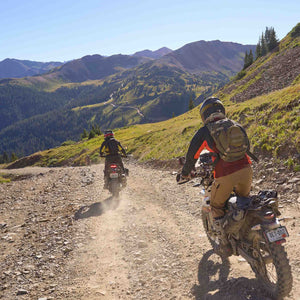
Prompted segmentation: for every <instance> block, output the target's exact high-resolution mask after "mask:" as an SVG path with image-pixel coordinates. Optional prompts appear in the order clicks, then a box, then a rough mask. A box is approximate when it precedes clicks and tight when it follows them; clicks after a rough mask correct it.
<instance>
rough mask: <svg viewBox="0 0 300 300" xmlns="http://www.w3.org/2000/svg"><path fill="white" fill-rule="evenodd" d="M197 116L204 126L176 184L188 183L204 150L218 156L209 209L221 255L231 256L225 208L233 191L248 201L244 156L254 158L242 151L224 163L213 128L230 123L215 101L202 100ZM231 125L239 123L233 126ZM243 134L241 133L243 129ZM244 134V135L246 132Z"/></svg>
mask: <svg viewBox="0 0 300 300" xmlns="http://www.w3.org/2000/svg"><path fill="white" fill-rule="evenodd" d="M200 115H201V118H202V121H203V123H204V126H203V127H201V128H200V129H199V130H198V131H197V133H196V134H195V135H194V137H193V139H192V140H191V143H190V146H189V149H188V152H187V154H186V161H185V164H184V166H183V168H182V172H181V175H180V176H179V178H178V179H177V180H179V183H180V181H184V180H185V181H186V180H189V179H190V172H191V171H192V169H193V168H194V166H195V163H196V161H197V159H198V158H199V156H200V153H201V152H202V151H203V150H204V148H206V149H207V150H208V151H209V152H212V153H215V154H216V155H217V158H216V161H215V163H214V165H215V169H214V182H213V184H212V187H211V197H210V207H211V210H212V215H213V217H214V227H215V229H216V231H217V232H218V236H219V239H220V246H221V247H220V248H221V249H220V251H221V252H222V251H225V252H230V251H231V246H230V244H229V242H228V239H227V235H226V234H225V231H224V228H223V223H224V221H225V218H224V214H225V212H224V206H225V202H226V200H227V199H228V198H229V196H230V194H231V192H232V191H233V190H235V193H236V194H237V195H238V196H242V197H247V196H248V195H249V193H250V189H251V184H252V175H253V171H252V167H251V160H250V158H249V156H248V155H247V154H249V155H251V157H253V155H252V154H250V152H249V151H245V152H246V153H247V154H246V153H243V154H242V156H241V157H239V158H238V160H234V159H233V160H232V159H231V161H226V159H225V158H224V156H222V155H220V154H221V152H220V151H219V150H218V149H217V144H216V139H215V138H214V137H215V136H214V135H213V134H212V128H213V127H214V126H215V127H216V125H217V124H218V123H220V122H226V120H228V122H229V121H231V120H229V119H227V118H226V117H225V108H224V106H223V104H222V102H221V101H220V100H219V99H218V98H208V99H206V100H204V101H203V103H202V105H201V107H200ZM220 120H222V121H220ZM218 121H219V122H218ZM231 122H233V121H231ZM234 124H238V123H235V122H234ZM238 125H239V124H238ZM239 126H240V125H239ZM242 130H243V131H244V129H243V128H242ZM244 134H245V135H246V132H245V131H244ZM246 136H247V135H246ZM248 141H249V140H248ZM223 154H224V153H223ZM253 158H254V157H253ZM213 159H214V158H213ZM222 249H223V250H222ZM223 254H224V253H223ZM225 254H226V253H225Z"/></svg>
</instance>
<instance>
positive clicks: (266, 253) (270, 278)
mask: <svg viewBox="0 0 300 300" xmlns="http://www.w3.org/2000/svg"><path fill="white" fill-rule="evenodd" d="M259 255H260V257H261V259H260V261H261V262H260V263H259V265H258V266H252V269H253V271H254V272H255V274H256V277H257V279H258V280H259V282H260V283H261V284H262V285H263V287H264V289H265V290H266V292H267V293H268V294H269V295H270V296H271V297H272V298H274V299H283V298H284V297H286V296H287V295H288V294H289V293H290V291H291V290H292V285H293V278H292V271H291V266H290V264H289V260H288V257H287V254H286V252H285V250H284V247H283V246H282V245H277V244H275V243H272V244H268V245H266V244H265V243H264V242H261V243H260V244H259Z"/></svg>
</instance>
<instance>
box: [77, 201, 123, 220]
mask: <svg viewBox="0 0 300 300" xmlns="http://www.w3.org/2000/svg"><path fill="white" fill-rule="evenodd" d="M119 203H120V199H119V198H115V197H112V196H111V197H109V198H107V199H105V200H104V201H102V202H96V203H93V204H91V205H85V206H82V207H80V208H79V209H78V211H77V212H76V213H75V214H74V218H75V220H79V219H86V218H89V217H97V216H101V215H102V214H104V213H105V212H106V211H108V210H113V209H116V208H117V207H118V206H119Z"/></svg>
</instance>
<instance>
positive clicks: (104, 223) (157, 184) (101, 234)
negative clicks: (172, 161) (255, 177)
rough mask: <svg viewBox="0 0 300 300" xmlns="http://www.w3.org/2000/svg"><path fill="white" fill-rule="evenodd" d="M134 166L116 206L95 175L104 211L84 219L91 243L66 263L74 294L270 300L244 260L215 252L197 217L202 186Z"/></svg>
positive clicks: (163, 172) (198, 215)
mask: <svg viewBox="0 0 300 300" xmlns="http://www.w3.org/2000/svg"><path fill="white" fill-rule="evenodd" d="M130 170H131V172H130V177H129V178H128V185H127V187H126V188H125V189H124V190H123V191H122V192H121V202H120V205H119V206H118V207H117V208H116V209H111V207H110V206H109V205H108V204H109V203H110V201H111V198H110V197H109V194H108V192H106V191H103V190H102V179H101V176H102V172H100V173H98V174H99V178H98V184H96V185H97V187H96V188H95V191H94V193H96V194H97V191H101V193H99V198H100V199H101V201H102V202H101V204H99V203H98V204H97V203H96V206H97V205H98V215H99V216H97V217H95V218H89V219H86V220H85V222H88V226H89V228H90V231H91V235H92V237H91V240H90V241H89V243H88V244H87V245H85V246H84V247H81V249H80V250H79V251H78V254H76V255H75V257H76V260H75V262H73V263H72V264H71V265H70V266H69V268H70V271H71V272H74V274H76V275H75V279H74V280H75V281H74V282H76V283H77V285H75V290H74V286H73V285H74V282H71V283H70V286H73V287H72V296H73V297H74V295H75V294H76V295H78V299H226V298H227V297H228V299H229V298H230V299H260V300H262V299H268V297H266V296H265V295H264V293H263V291H262V290H260V287H259V285H258V283H257V281H256V280H255V279H254V274H253V272H252V271H251V270H250V267H249V266H248V264H247V263H246V262H245V261H244V260H243V259H241V258H236V257H233V258H230V263H231V265H232V269H230V266H229V262H223V264H222V261H221V259H220V258H219V257H218V256H217V255H215V254H214V253H213V251H212V250H211V246H210V244H209V243H208V240H207V238H206V236H205V234H204V231H203V227H202V221H201V219H200V209H201V197H200V195H199V192H200V189H199V188H193V187H192V183H189V184H186V185H180V186H178V185H177V184H176V182H175V176H172V175H171V172H169V171H160V170H154V171H153V170H149V169H144V168H142V167H139V166H138V165H134V166H130ZM98 171H99V170H98ZM98 171H97V172H98ZM94 196H95V195H94ZM102 203H104V205H102ZM105 204H106V208H107V209H106V210H105V209H103V207H104V206H105ZM93 205H94V206H93ZM93 205H92V206H91V207H90V208H91V210H93V209H95V204H93ZM99 205H101V209H99ZM94 214H96V215H97V209H96V213H94ZM80 221H83V220H79V223H80ZM76 277H77V278H76ZM76 279H77V280H76ZM74 293H75V294H74ZM100 296H101V298H99V297H100ZM73 299H74V298H73Z"/></svg>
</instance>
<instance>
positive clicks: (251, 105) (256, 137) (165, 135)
mask: <svg viewBox="0 0 300 300" xmlns="http://www.w3.org/2000/svg"><path fill="white" fill-rule="evenodd" d="M299 100H300V83H297V84H294V85H292V86H290V87H288V88H285V89H282V90H279V91H275V92H272V93H270V94H268V95H264V96H259V97H255V98H253V99H250V100H247V101H245V102H242V103H236V104H234V105H230V106H226V110H227V113H228V116H229V117H230V118H232V119H234V120H237V121H239V122H240V123H241V124H243V125H244V126H245V127H246V129H247V132H248V134H249V137H250V139H251V143H252V146H253V150H254V152H255V153H256V154H261V155H265V156H274V157H276V158H278V160H281V162H286V163H287V164H288V165H290V166H293V167H294V168H295V169H297V168H299V162H297V154H299V150H300V130H299V127H300V115H299V109H300V101H299ZM201 125H202V124H201V121H200V116H199V111H198V107H197V108H195V109H193V110H192V111H189V112H187V113H185V114H183V115H181V116H178V117H176V118H171V119H169V120H167V121H164V122H159V123H155V124H142V125H133V126H130V127H128V128H121V129H116V130H115V135H116V138H117V139H119V140H120V141H121V142H122V144H124V145H125V146H127V148H128V152H129V153H131V154H133V156H134V157H135V158H137V159H139V160H142V161H146V160H151V159H157V160H168V159H172V158H176V157H179V156H181V155H184V154H185V153H186V151H187V148H188V145H189V142H190V140H191V138H192V136H193V135H194V133H195V132H196V130H197V129H198V128H199V127H200V126H201ZM102 141H103V138H102V137H97V138H94V139H90V140H86V141H83V142H79V143H75V144H73V145H66V146H61V147H58V148H55V149H50V150H47V151H42V152H38V153H35V154H33V155H31V156H29V157H27V158H24V159H21V160H19V161H18V162H16V163H15V164H14V166H15V167H17V166H25V165H40V166H62V165H84V164H85V158H86V156H87V155H89V157H90V158H91V160H92V161H93V162H97V161H99V159H100V158H99V153H98V149H99V147H100V145H101V143H102Z"/></svg>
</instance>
